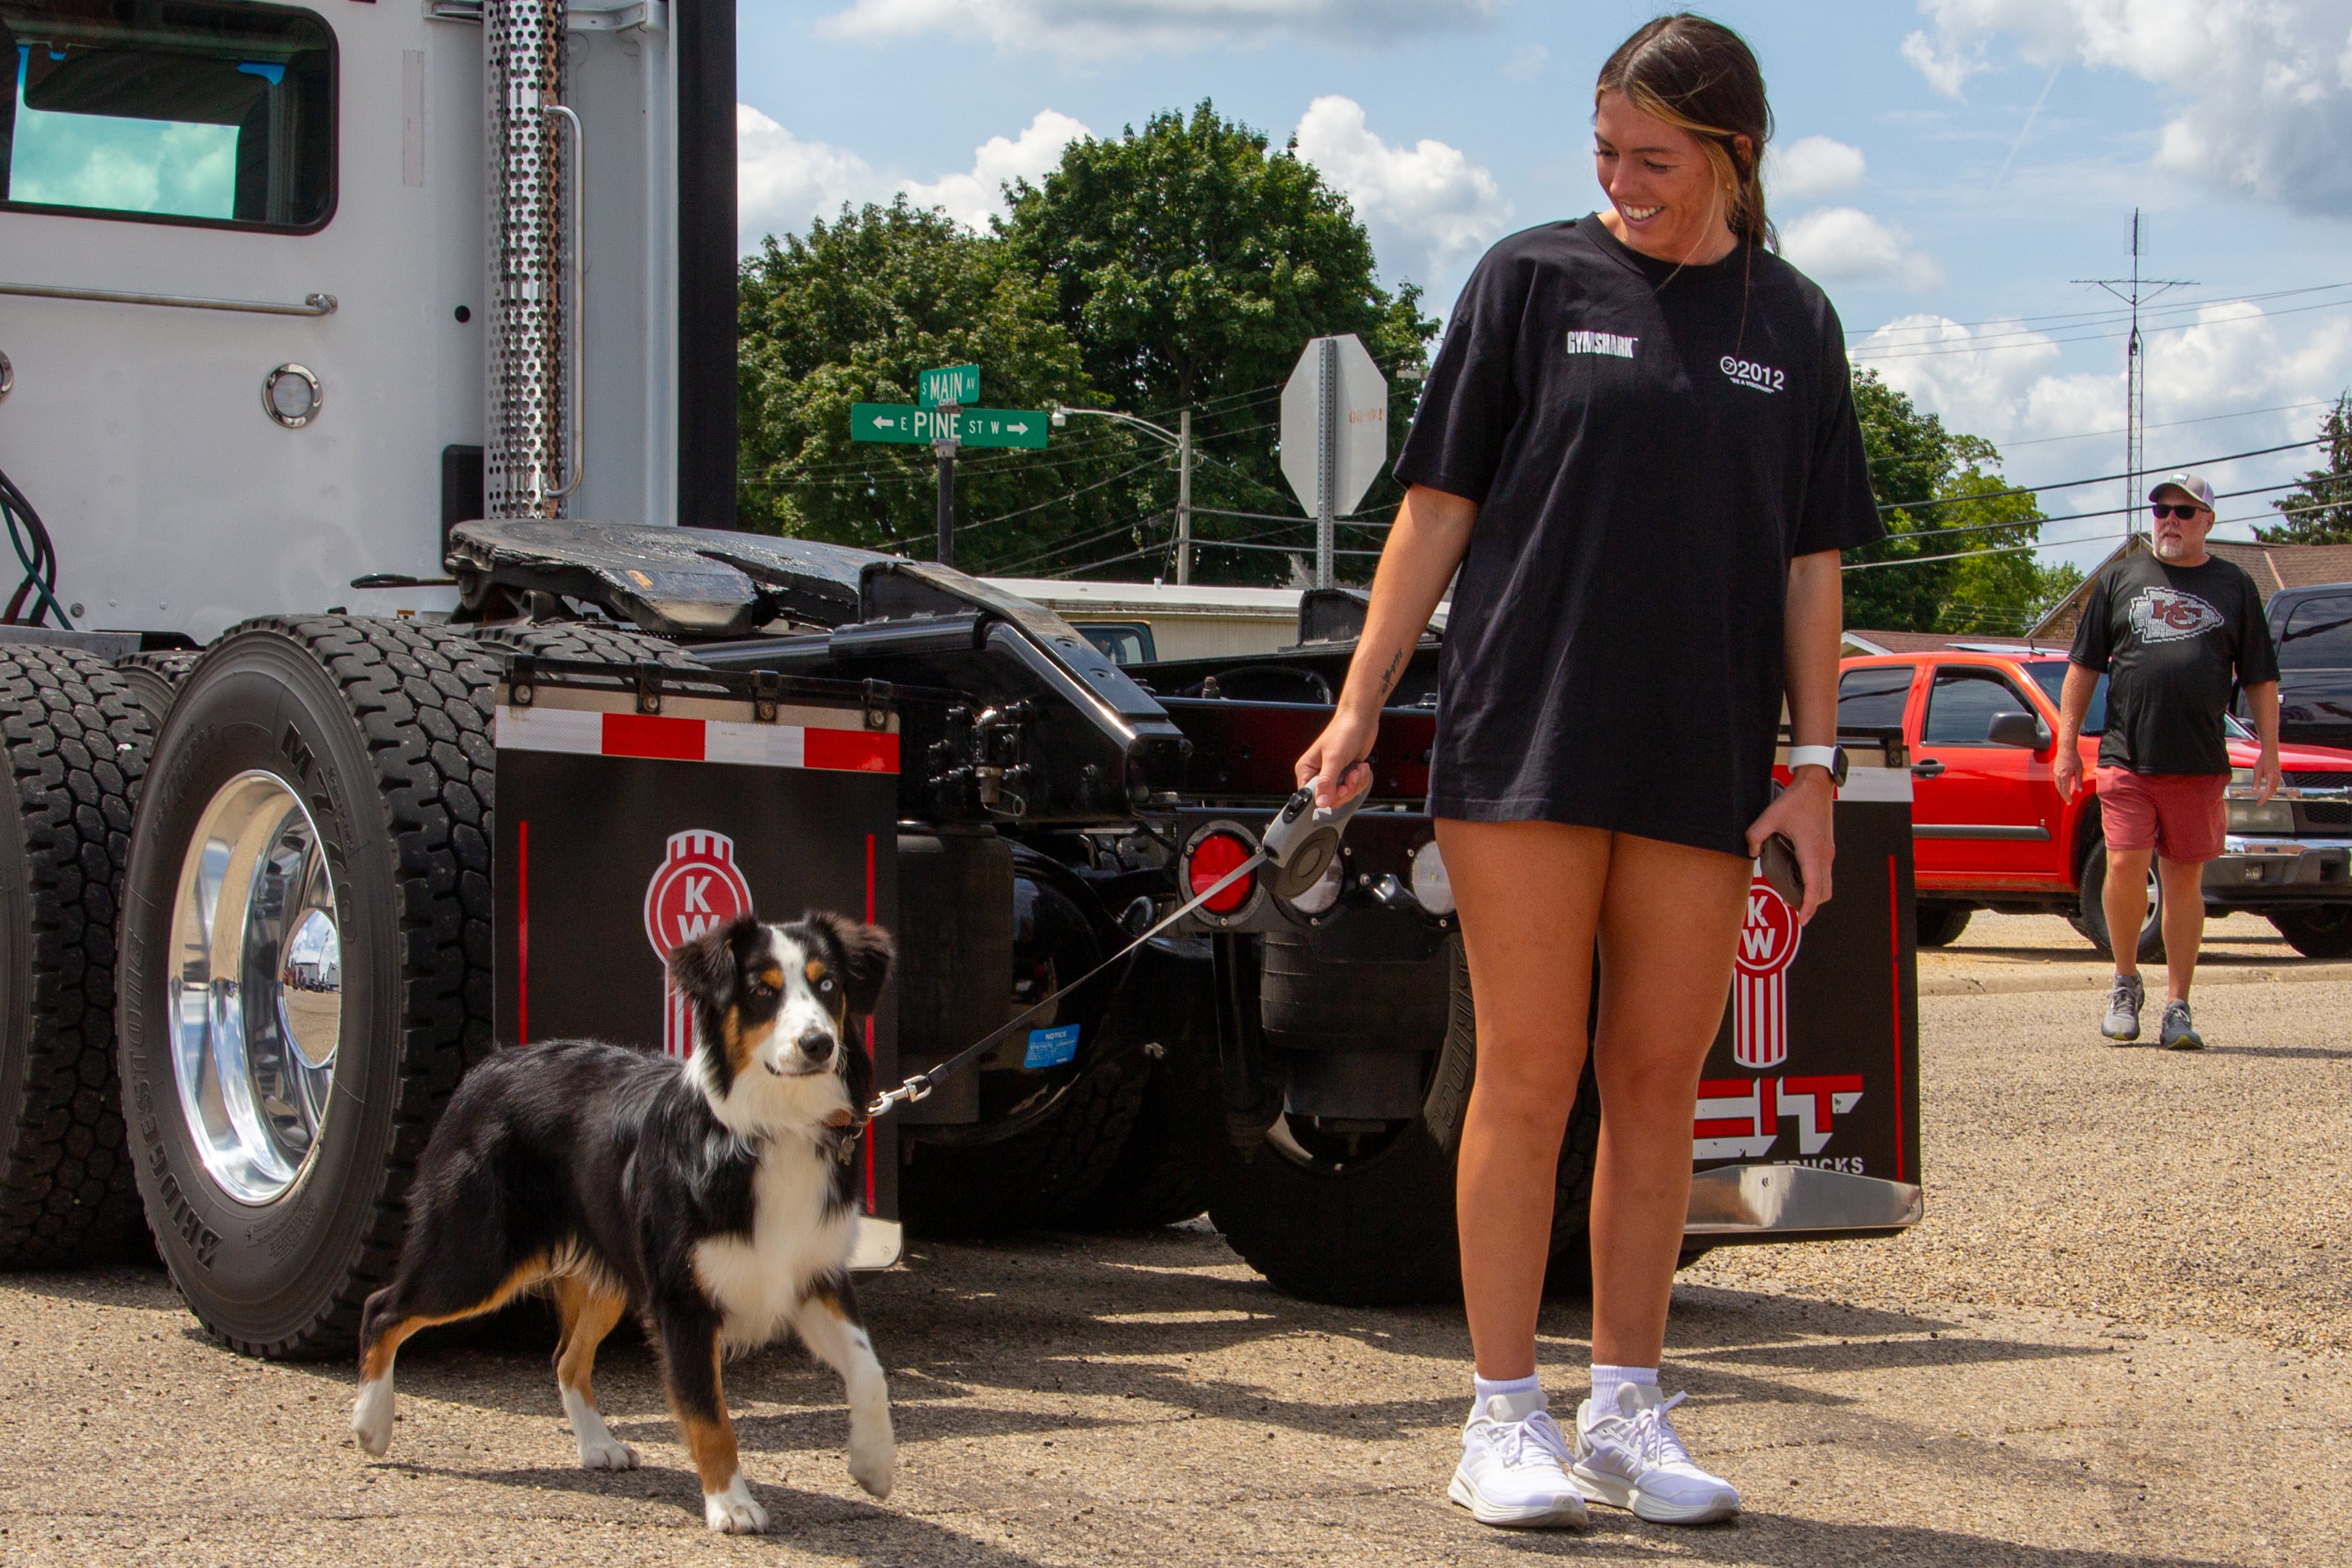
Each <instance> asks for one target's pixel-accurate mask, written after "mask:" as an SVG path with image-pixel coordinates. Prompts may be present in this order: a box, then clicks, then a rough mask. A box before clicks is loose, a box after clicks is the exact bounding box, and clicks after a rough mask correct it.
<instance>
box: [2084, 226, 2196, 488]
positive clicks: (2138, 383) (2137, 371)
mask: <svg viewBox="0 0 2352 1568" xmlns="http://www.w3.org/2000/svg"><path fill="white" fill-rule="evenodd" d="M2131 261H2132V269H2131V276H2130V277H2078V278H2076V279H2074V281H2075V282H2077V283H2087V284H2090V285H2093V286H2094V287H2099V288H2104V289H2105V290H2106V291H2107V292H2108V293H2110V294H2112V295H2114V296H2115V297H2116V298H2118V299H2120V300H2122V301H2123V302H2124V303H2125V304H2126V305H2128V306H2130V307H2131V332H2130V334H2129V336H2128V337H2127V338H2126V340H2125V345H2124V531H2125V532H2126V534H2137V533H2138V532H2139V531H2140V514H2139V508H2140V502H2141V500H2142V498H2143V497H2142V495H2141V490H2140V478H2141V476H2142V474H2143V472H2144V471H2145V470H2146V468H2147V352H2146V350H2147V344H2145V343H2144V342H2142V341H2141V340H2140V335H2139V308H2140V307H2141V306H2143V305H2145V304H2147V302H2148V301H2149V300H2151V299H2154V298H2156V297H2157V296H2158V295H2159V294H2163V293H2166V292H2168V291H2169V290H2171V289H2175V288H2194V287H2197V283H2196V280H2195V279H2193V278H2186V277H2141V276H2140V275H2139V209H2138V208H2137V207H2134V208H2133V209H2132V226H2131Z"/></svg>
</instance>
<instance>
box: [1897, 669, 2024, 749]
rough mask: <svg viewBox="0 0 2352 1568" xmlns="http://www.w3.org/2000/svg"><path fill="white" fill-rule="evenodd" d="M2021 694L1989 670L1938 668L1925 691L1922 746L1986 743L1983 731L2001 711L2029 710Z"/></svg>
mask: <svg viewBox="0 0 2352 1568" xmlns="http://www.w3.org/2000/svg"><path fill="white" fill-rule="evenodd" d="M2033 711H2034V709H2033V705H2032V703H2029V702H2027V701H2026V700H2025V694H2024V693H2022V692H2021V691H2019V690H2018V689H2017V688H2016V687H2015V686H2012V685H2010V684H2009V683H2008V682H2007V681H2005V680H2002V679H2001V678H2000V676H1999V675H1997V674H1993V673H1992V672H1991V671H1990V670H1969V669H1942V670H1937V672H1936V685H1935V689H1934V690H1933V691H1931V692H1930V693H1928V695H1927V728H1926V729H1925V731H1924V732H1923V733H1922V734H1921V735H1920V737H1919V740H1920V744H1922V745H1924V746H1990V745H1991V744H1992V742H1990V740H1987V739H1986V738H1985V732H1986V731H1987V730H1988V729H1990V727H1992V721H1993V717H1994V716H1995V715H1997V714H2004V713H2032V712H2033Z"/></svg>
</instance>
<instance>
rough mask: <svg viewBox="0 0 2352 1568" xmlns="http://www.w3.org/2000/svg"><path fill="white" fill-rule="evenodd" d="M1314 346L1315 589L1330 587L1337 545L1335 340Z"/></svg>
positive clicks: (1336, 372)
mask: <svg viewBox="0 0 2352 1568" xmlns="http://www.w3.org/2000/svg"><path fill="white" fill-rule="evenodd" d="M1315 341H1316V347H1317V349H1318V350H1320V352H1318V354H1317V356H1316V361H1317V362H1316V374H1317V376H1318V387H1317V409H1316V412H1317V413H1319V414H1320V415H1322V417H1321V418H1319V419H1318V420H1317V421H1316V422H1315V424H1316V446H1315V586H1316V587H1318V588H1328V587H1330V586H1331V567H1332V561H1333V553H1334V551H1336V550H1337V549H1338V548H1339V339H1337V338H1318V339H1317V340H1315Z"/></svg>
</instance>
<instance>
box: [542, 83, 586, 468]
mask: <svg viewBox="0 0 2352 1568" xmlns="http://www.w3.org/2000/svg"><path fill="white" fill-rule="evenodd" d="M540 108H541V112H542V113H545V114H548V115H551V116H553V117H555V118H558V119H560V120H562V121H563V122H564V123H566V124H568V125H569V126H571V127H572V182H571V183H572V189H571V191H570V193H569V194H570V197H571V200H570V201H569V202H568V203H566V205H568V206H569V207H570V208H571V209H572V211H571V213H570V214H569V216H570V217H571V219H572V222H571V224H570V225H569V226H570V228H571V230H572V237H571V246H572V287H570V288H569V289H568V290H567V291H566V292H568V293H569V294H570V295H571V299H570V300H569V301H568V304H569V306H570V310H569V314H570V316H571V318H572V329H571V330H570V331H568V332H566V333H565V334H564V337H565V339H566V340H567V341H566V343H565V345H564V346H565V347H566V348H568V349H569V350H571V353H570V354H569V356H568V358H569V359H570V360H571V361H572V362H571V364H570V365H568V366H566V367H565V369H566V370H567V371H569V372H570V375H569V377H568V379H569V380H570V381H571V382H572V395H571V396H570V397H569V398H566V399H565V400H564V401H565V402H568V403H569V404H571V406H570V407H569V408H567V409H566V410H565V411H564V413H565V415H566V417H567V419H568V422H569V423H570V424H571V426H572V430H571V437H572V438H571V440H569V441H568V442H566V443H565V445H567V446H569V447H570V448H571V449H572V451H571V456H572V482H571V483H570V484H568V485H566V486H563V487H562V489H560V490H550V491H547V492H546V495H547V496H548V497H550V498H551V499H553V500H558V501H561V500H562V499H563V498H564V497H567V496H569V495H571V494H572V492H573V491H574V490H577V489H579V488H580V481H581V480H582V479H583V478H585V477H587V475H588V453H587V440H588V421H587V419H586V418H585V417H584V416H583V414H582V413H581V408H580V400H581V398H582V396H583V394H584V393H585V392H586V390H587V377H586V376H585V375H584V374H583V371H582V366H583V364H584V363H585V361H587V358H588V345H587V344H586V343H584V342H583V341H582V340H581V335H582V334H583V332H585V331H586V330H587V329H588V312H587V311H586V310H585V309H584V308H583V307H584V305H585V304H586V298H585V296H586V294H587V288H588V223H587V207H588V190H587V185H586V183H585V182H586V176H587V172H588V137H587V134H586V133H585V132H584V131H582V130H581V127H580V117H579V116H578V115H577V114H574V113H573V112H572V110H571V109H570V107H569V106H567V105H564V104H561V103H549V104H542V105H541V106H540Z"/></svg>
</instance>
